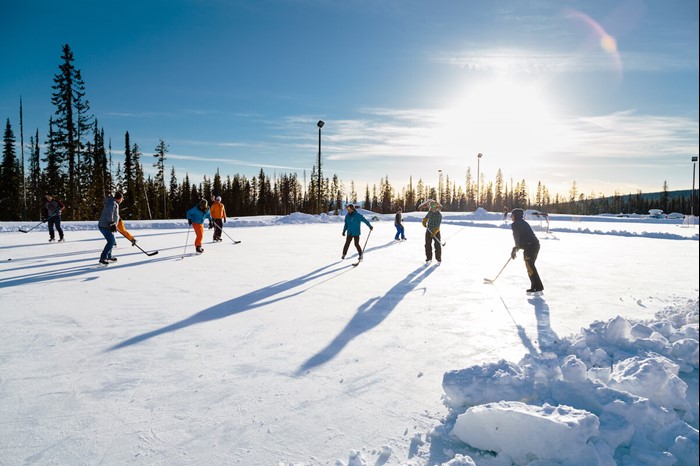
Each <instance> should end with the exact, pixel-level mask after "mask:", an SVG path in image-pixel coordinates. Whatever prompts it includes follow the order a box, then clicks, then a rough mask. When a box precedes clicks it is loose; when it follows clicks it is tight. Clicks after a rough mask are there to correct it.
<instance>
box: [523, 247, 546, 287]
mask: <svg viewBox="0 0 700 466" xmlns="http://www.w3.org/2000/svg"><path fill="white" fill-rule="evenodd" d="M539 253H540V245H539V243H538V244H529V245H528V246H527V248H525V249H523V258H524V259H525V268H526V269H527V276H528V277H530V288H532V289H534V290H539V291H541V290H544V285H542V280H540V274H539V273H537V267H535V261H536V260H537V255H538V254H539Z"/></svg>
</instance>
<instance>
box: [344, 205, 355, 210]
mask: <svg viewBox="0 0 700 466" xmlns="http://www.w3.org/2000/svg"><path fill="white" fill-rule="evenodd" d="M345 207H350V208H351V209H352V210H355V205H354V204H348V205H347V206H345Z"/></svg>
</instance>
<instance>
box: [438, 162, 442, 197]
mask: <svg viewBox="0 0 700 466" xmlns="http://www.w3.org/2000/svg"><path fill="white" fill-rule="evenodd" d="M438 202H439V203H440V204H442V170H438Z"/></svg>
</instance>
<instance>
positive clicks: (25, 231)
mask: <svg viewBox="0 0 700 466" xmlns="http://www.w3.org/2000/svg"><path fill="white" fill-rule="evenodd" d="M19 231H21V232H22V233H29V230H22V229H21V228H20V229H19Z"/></svg>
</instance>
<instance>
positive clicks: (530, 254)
mask: <svg viewBox="0 0 700 466" xmlns="http://www.w3.org/2000/svg"><path fill="white" fill-rule="evenodd" d="M523 214H524V212H523V209H513V211H512V212H511V214H510V219H511V221H512V222H513V223H512V224H511V225H510V228H511V230H513V240H515V246H513V250H512V251H511V253H510V258H511V259H515V257H516V255H517V253H518V249H522V250H523V259H525V267H526V268H527V275H528V276H529V277H530V288H529V289H528V290H527V292H528V293H537V292H541V291H543V290H544V285H542V280H540V274H539V273H537V268H536V267H535V261H536V260H537V254H539V252H540V241H539V240H538V239H537V236H535V233H534V232H533V231H532V228H531V227H530V224H529V223H527V222H526V221H525V220H524V219H523Z"/></svg>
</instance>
